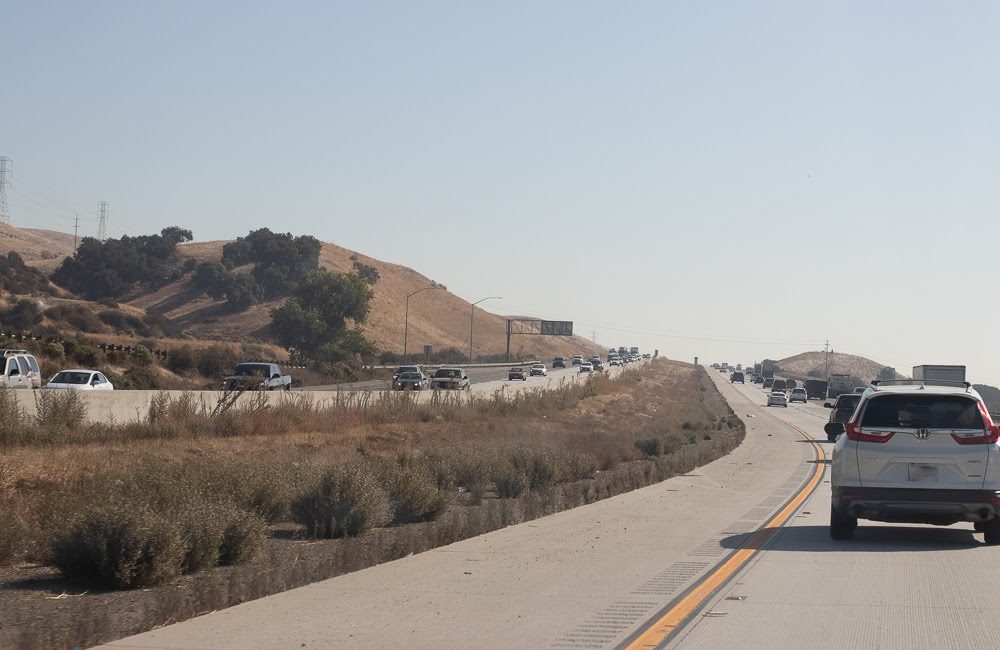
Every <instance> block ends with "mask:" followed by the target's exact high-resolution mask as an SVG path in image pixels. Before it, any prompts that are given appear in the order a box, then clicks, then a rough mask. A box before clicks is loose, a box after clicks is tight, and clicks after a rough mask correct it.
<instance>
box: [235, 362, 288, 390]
mask: <svg viewBox="0 0 1000 650" xmlns="http://www.w3.org/2000/svg"><path fill="white" fill-rule="evenodd" d="M222 386H223V388H224V389H225V390H291V389H292V378H291V376H290V375H283V374H281V368H280V367H278V364H276V363H257V362H254V363H238V364H236V367H235V368H233V374H231V375H229V376H228V377H226V378H225V379H224V380H223V382H222Z"/></svg>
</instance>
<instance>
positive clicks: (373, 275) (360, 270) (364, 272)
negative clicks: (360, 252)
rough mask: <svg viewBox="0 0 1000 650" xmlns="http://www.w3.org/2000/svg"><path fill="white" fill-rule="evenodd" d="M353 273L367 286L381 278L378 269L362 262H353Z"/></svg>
mask: <svg viewBox="0 0 1000 650" xmlns="http://www.w3.org/2000/svg"><path fill="white" fill-rule="evenodd" d="M353 266H354V272H355V273H357V274H358V275H360V276H361V279H362V280H364V281H365V282H367V283H368V284H375V283H377V282H378V281H379V278H380V277H382V276H381V275H380V274H379V272H378V269H377V268H375V267H374V266H372V265H370V264H365V263H364V262H358V261H355V262H354V265H353Z"/></svg>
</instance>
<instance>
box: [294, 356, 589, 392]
mask: <svg viewBox="0 0 1000 650" xmlns="http://www.w3.org/2000/svg"><path fill="white" fill-rule="evenodd" d="M517 365H518V364H516V363H511V364H508V365H504V366H498V367H491V368H465V374H466V375H468V376H469V380H470V381H471V382H472V385H473V387H474V388H475V387H477V386H478V387H479V389H480V390H482V389H483V384H489V386H486V387H485V388H486V390H493V389H494V388H497V387H498V384H497V383H496V382H501V383H507V372H508V371H509V370H510V369H511V368H514V367H517ZM545 366H546V368H548V369H549V374H548V377H550V378H552V377H564V376H566V375H572V374H576V373H577V372H578V371H579V367H578V366H570V367H569V368H565V369H553V368H552V362H551V360H549V361H546V362H545ZM421 367H423V366H421ZM456 367H458V368H462V367H463V366H462V364H456ZM424 372H426V373H427V374H429V375H433V374H434V370H433V369H431V368H430V367H427V369H425V371H424ZM545 379H546V378H545V377H532V378H530V379H529V381H530V382H532V383H535V384H537V383H538V382H544V381H545ZM522 383H523V382H521V381H515V382H510V384H509V385H520V384H522ZM296 390H304V391H330V390H334V391H335V390H375V391H378V390H389V382H387V381H380V380H373V381H357V382H350V383H345V384H326V385H321V386H303V387H302V388H301V389H296Z"/></svg>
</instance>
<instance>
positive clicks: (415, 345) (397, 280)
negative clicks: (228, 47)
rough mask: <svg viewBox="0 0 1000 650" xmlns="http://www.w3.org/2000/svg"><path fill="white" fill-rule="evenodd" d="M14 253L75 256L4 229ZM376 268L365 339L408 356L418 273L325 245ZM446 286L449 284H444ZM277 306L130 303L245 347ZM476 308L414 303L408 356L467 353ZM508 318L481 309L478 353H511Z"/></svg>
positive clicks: (211, 247)
mask: <svg viewBox="0 0 1000 650" xmlns="http://www.w3.org/2000/svg"><path fill="white" fill-rule="evenodd" d="M225 243H226V242H224V241H211V242H194V243H190V244H184V245H182V246H180V247H179V249H178V250H179V253H180V255H181V256H183V257H190V258H193V259H196V260H198V261H211V260H220V259H221V258H222V247H223V245H224V244H225ZM9 250H15V251H17V252H18V253H20V254H21V255H22V256H23V257H24V259H25V262H27V263H29V264H32V265H33V266H37V267H39V268H42V269H44V270H46V271H51V270H52V269H54V268H55V267H56V266H58V264H59V262H60V261H61V260H62V258H63V257H64V256H65V255H69V254H71V253H72V250H73V237H72V235H65V234H63V233H57V232H52V231H44V230H26V229H18V228H13V227H10V226H3V227H0V253H6V252H7V251H9ZM352 256H354V257H355V259H356V260H357V261H359V262H362V263H364V264H368V265H371V266H374V267H375V268H377V269H378V271H379V274H380V279H379V281H378V283H377V284H376V285H375V300H374V301H373V304H372V311H371V315H370V316H369V319H368V322H367V323H366V324H365V327H364V331H365V333H366V334H367V335H368V336H369V337H370V338H371V339H373V340H374V341H375V343H376V345H377V346H378V348H379V349H381V350H389V351H393V352H397V353H398V352H402V351H403V320H404V319H403V315H404V311H405V302H406V295H407V294H409V293H412V292H414V291H417V290H418V289H421V288H423V287H427V286H430V285H431V280H430V278H427V277H425V276H423V275H421V274H420V273H418V272H416V271H414V270H413V269H410V268H407V267H405V266H400V265H398V264H391V263H389V262H383V261H381V260H377V259H374V258H371V257H367V256H365V255H362V254H360V253H355V252H354V251H350V250H348V249H346V248H341V247H340V246H336V245H334V244H327V243H324V244H323V248H322V251H321V252H320V266H323V267H326V268H328V269H330V270H332V271H342V272H348V271H350V270H352V264H353V261H354V260H352V259H351V257H352ZM442 280H444V281H445V282H447V278H442ZM278 304H280V301H279V302H271V303H265V304H261V305H255V306H254V307H252V308H250V309H249V310H247V311H245V312H242V313H239V314H227V313H225V310H224V309H223V308H222V303H221V302H220V301H215V300H213V299H211V298H210V297H208V296H206V295H204V294H201V293H198V292H196V291H194V290H192V289H190V288H189V287H188V282H187V279H182V280H180V281H178V282H175V283H172V284H170V285H167V286H165V287H160V288H159V289H157V290H156V291H154V292H150V293H148V294H145V295H142V296H140V297H138V298H136V299H135V300H132V301H131V302H129V303H128V306H129V307H132V308H135V309H136V310H141V311H147V310H149V311H155V312H158V313H161V314H162V315H163V316H166V317H167V318H170V319H171V320H174V321H176V322H177V323H178V324H179V325H181V326H182V327H183V328H184V329H185V330H186V331H187V332H188V333H189V334H190V335H191V336H193V337H195V338H198V339H211V340H224V341H241V340H248V339H253V338H256V337H257V336H259V335H260V334H261V332H262V330H263V328H264V327H265V326H266V325H267V324H268V323H269V322H270V315H269V311H270V309H272V308H273V307H275V306H276V305H278ZM469 314H470V304H469V303H468V302H466V301H465V300H463V299H462V298H459V297H458V296H455V295H454V294H452V293H449V292H448V291H447V290H444V289H431V290H428V291H424V292H422V293H420V294H417V295H416V296H413V297H412V298H411V299H410V321H409V322H410V325H409V343H408V349H409V352H410V353H413V354H419V353H421V352H422V350H423V346H424V345H425V344H426V345H432V346H433V347H434V349H435V350H443V349H445V348H449V347H454V348H457V349H459V350H461V351H464V352H468V349H469ZM505 328H506V323H505V319H504V318H503V317H502V316H498V315H496V314H491V313H489V312H486V311H483V310H481V309H479V308H477V309H476V322H475V354H476V355H483V354H499V353H502V352H503V351H504V347H505V334H504V332H505ZM596 352H600V346H597V345H594V344H592V343H591V342H590V341H587V340H586V339H583V338H581V337H558V338H557V337H548V336H546V337H543V336H515V337H514V338H513V339H512V341H511V353H512V354H513V355H514V356H515V357H516V358H525V357H538V358H546V357H552V356H556V355H572V354H588V353H596Z"/></svg>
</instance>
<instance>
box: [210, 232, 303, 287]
mask: <svg viewBox="0 0 1000 650" xmlns="http://www.w3.org/2000/svg"><path fill="white" fill-rule="evenodd" d="M320 248H322V244H321V243H320V241H319V240H318V239H316V238H315V237H312V236H310V235H301V236H299V237H294V236H293V235H292V234H291V233H284V234H276V233H273V232H271V231H270V230H269V229H267V228H260V229H258V230H251V231H250V233H249V234H248V235H247V236H246V237H239V238H237V239H236V241H233V242H229V243H228V244H226V245H225V246H223V247H222V263H223V264H225V265H226V267H227V268H229V269H233V268H236V267H237V266H243V265H245V264H253V269H252V270H251V271H250V275H251V277H253V279H254V280H255V281H256V282H257V284H259V285H260V287H261V289H262V290H263V294H264V297H266V298H276V297H278V296H284V295H288V294H289V293H290V292H291V291H292V290H293V289H294V288H295V286H296V285H297V284H298V283H300V282H301V281H302V280H303V279H304V278H305V277H306V275H307V274H308V273H310V272H312V271H315V270H316V269H317V268H318V267H319V252H320Z"/></svg>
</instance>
